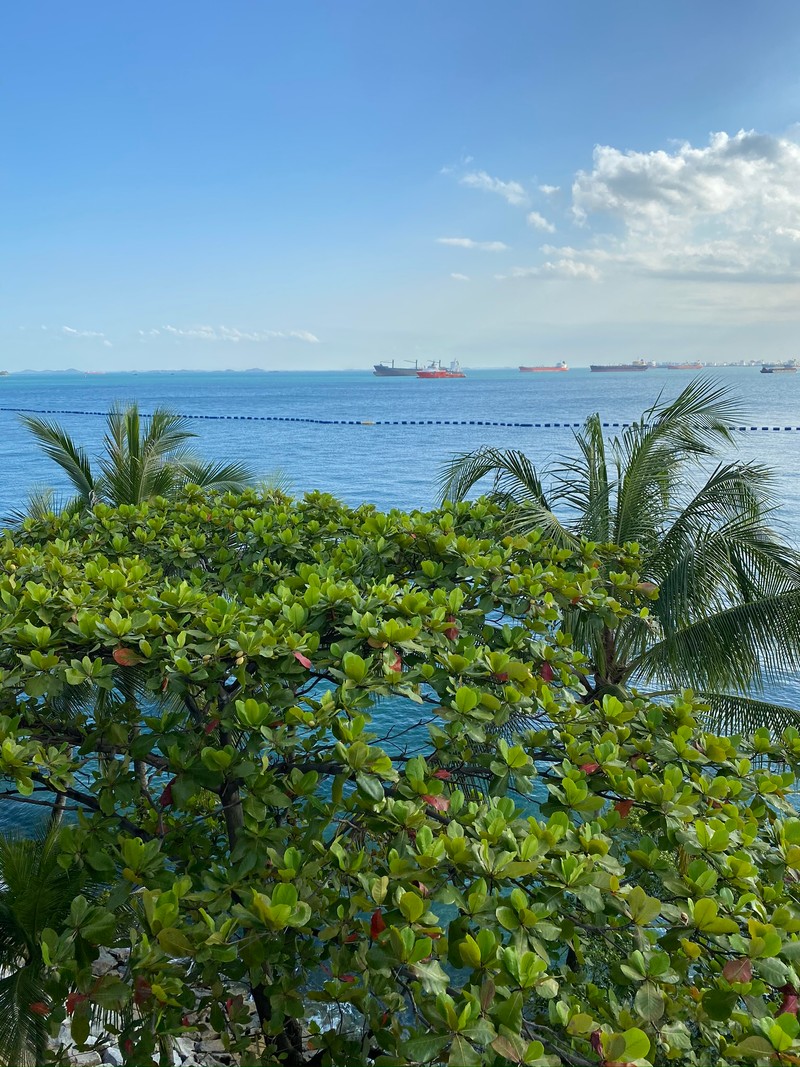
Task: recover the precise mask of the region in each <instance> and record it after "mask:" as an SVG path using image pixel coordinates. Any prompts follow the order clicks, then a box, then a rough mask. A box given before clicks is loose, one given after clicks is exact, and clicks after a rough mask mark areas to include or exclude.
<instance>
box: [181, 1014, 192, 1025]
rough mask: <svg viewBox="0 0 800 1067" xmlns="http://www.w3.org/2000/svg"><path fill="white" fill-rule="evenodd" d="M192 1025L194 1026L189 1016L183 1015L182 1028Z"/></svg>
mask: <svg viewBox="0 0 800 1067" xmlns="http://www.w3.org/2000/svg"><path fill="white" fill-rule="evenodd" d="M191 1025H192V1024H191V1023H190V1022H189V1016H188V1015H182V1016H181V1026H191Z"/></svg>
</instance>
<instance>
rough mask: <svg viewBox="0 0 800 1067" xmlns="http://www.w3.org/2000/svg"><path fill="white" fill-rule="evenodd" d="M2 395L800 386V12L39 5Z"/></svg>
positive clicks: (3, 277)
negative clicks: (773, 367) (585, 368)
mask: <svg viewBox="0 0 800 1067" xmlns="http://www.w3.org/2000/svg"><path fill="white" fill-rule="evenodd" d="M3 21H4V32H3V34H2V36H0V120H1V123H2V125H1V128H2V140H0V203H2V207H3V225H2V231H1V232H0V241H1V242H2V256H1V257H0V343H1V344H2V355H0V369H7V370H10V371H14V370H21V369H28V368H30V369H47V368H52V369H65V368H68V367H75V368H79V369H85V370H102V369H108V370H111V369H114V370H147V369H167V368H169V369H178V368H185V369H191V368H197V369H218V368H219V369H222V368H226V369H227V368H233V369H246V368H250V367H261V368H265V369H292V370H294V369H303V368H308V369H326V368H330V369H339V368H342V369H356V368H365V369H366V368H369V367H370V366H371V364H372V363H373V362H376V361H377V360H388V359H395V360H398V361H402V360H404V359H412V360H413V359H420V360H424V359H443V360H449V359H453V358H458V359H460V360H461V362H462V364H463V365H464V366H467V367H492V366H497V367H500V366H514V365H516V364H517V363H519V362H525V363H530V362H538V361H544V362H551V361H552V362H555V361H556V360H561V359H565V360H567V361H568V362H569V363H570V364H571V365H576V366H577V365H581V364H588V363H589V362H593V361H596V362H603V361H609V360H620V359H635V358H640V357H643V358H647V359H688V358H691V359H703V360H736V359H743V358H753V359H761V358H765V357H766V358H770V359H772V358H790V357H794V356H797V355H800V352H798V336H799V334H798V327H799V326H800V66H798V64H797V61H796V57H797V55H798V54H800V6H798V5H797V4H796V2H795V0H771V2H770V3H769V4H752V3H750V2H742V0H704V2H703V3H700V4H698V3H697V2H696V0H692V2H686V0H671V2H670V3H669V4H660V5H655V4H643V3H641V2H640V0H637V2H629V0H615V2H613V3H610V2H607V0H599V2H595V3H590V2H589V0H559V2H558V3H552V2H550V3H543V2H534V0H496V2H494V3H489V2H487V0H436V2H435V3H431V2H430V0H404V2H403V3H402V4H401V3H389V2H387V0H336V2H335V3H331V2H330V0H324V2H323V0H319V2H308V0H291V2H290V3H289V2H285V0H284V2H280V3H278V2H272V0H248V2H245V0H226V2H225V3H219V2H218V0H213V2H212V0H192V2H186V0H170V2H169V3H166V4H165V3H163V2H154V0H138V2H137V3H136V4H118V3H112V4H110V3H108V2H107V0H103V2H99V0H76V2H75V3H73V4H64V3H63V0H49V2H40V0H26V2H25V3H24V4H23V3H19V4H13V5H9V6H8V7H7V9H6V11H5V12H4V20H3Z"/></svg>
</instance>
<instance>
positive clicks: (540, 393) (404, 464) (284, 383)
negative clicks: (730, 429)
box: [0, 367, 800, 826]
mask: <svg viewBox="0 0 800 1067" xmlns="http://www.w3.org/2000/svg"><path fill="white" fill-rule="evenodd" d="M370 371H371V368H370V370H365V371H363V372H341V373H336V372H304V373H301V372H296V373H292V372H286V373H232V372H227V373H199V372H163V373H138V374H137V373H126V374H121V373H107V374H92V375H83V374H21V373H20V374H10V375H8V376H7V377H2V378H0V516H4V515H7V514H8V513H9V512H10V511H12V510H13V509H14V508H16V507H21V506H23V505H24V501H25V498H26V495H27V493H28V492H29V491H30V490H31V489H32V488H34V487H35V486H41V485H50V486H53V487H54V488H56V489H57V490H64V491H66V489H67V483H66V481H65V479H63V478H61V477H59V473H60V472H59V471H58V469H57V468H56V467H55V466H54V465H53V464H52V463H51V462H50V461H49V460H48V459H47V458H46V457H45V456H44V455H43V454H42V453H41V452H40V451H39V450H38V449H37V447H36V445H35V443H34V441H33V440H32V439H31V437H30V435H29V434H28V433H27V432H26V431H25V430H24V429H23V428H22V426H21V425H20V423H19V417H18V415H17V414H16V413H15V412H14V411H11V410H9V409H12V408H26V409H47V410H50V411H56V410H58V409H71V410H78V411H99V412H103V411H106V410H107V409H108V408H109V407H111V405H112V404H114V403H115V402H122V403H126V402H128V401H132V400H135V401H138V403H139V405H140V407H141V410H142V411H143V412H145V413H147V412H150V411H152V410H153V409H154V408H155V407H157V406H159V405H160V406H164V407H167V408H170V409H172V410H174V411H179V412H182V413H185V414H187V415H204V416H209V415H214V416H228V415H236V416H271V417H275V416H283V417H291V418H309V419H323V420H353V421H357V422H359V423H360V422H362V421H373V422H375V421H390V422H395V421H396V422H402V421H403V420H405V421H406V422H407V423H408V422H409V421H410V420H414V421H417V422H418V421H419V420H429V419H430V420H433V421H437V420H438V421H445V420H450V421H452V420H465V421H467V422H469V421H473V422H506V423H509V422H530V423H537V422H538V423H547V422H550V423H554V422H561V423H564V422H567V423H576V422H581V421H582V420H583V419H584V418H585V417H586V416H587V415H589V414H590V413H592V412H595V411H597V412H600V414H601V416H602V417H603V419H604V420H606V421H608V422H627V421H631V420H632V419H634V418H636V417H638V416H639V415H640V414H641V413H642V411H643V410H644V409H645V408H647V407H648V406H649V405H651V404H652V403H654V402H655V401H656V400H657V399H658V397H659V396H661V397H662V398H665V399H670V398H672V397H674V396H675V395H676V394H677V393H678V392H679V391H680V390H681V388H683V387H684V386H685V385H686V384H687V383H688V381H690V380H691V379H692V378H693V377H694V375H695V373H702V374H704V375H709V376H712V377H714V378H715V379H716V380H718V381H720V382H722V383H725V384H726V385H728V386H729V387H730V388H731V389H732V390H733V391H734V393H735V394H736V396H737V397H739V398H740V400H741V404H742V409H743V416H742V418H741V425H742V426H747V427H750V426H758V427H759V429H758V430H757V431H755V432H751V431H750V430H749V429H748V431H747V432H743V433H741V434H737V451H738V453H739V455H740V456H741V457H746V458H749V459H753V460H758V461H760V462H764V463H767V464H769V465H770V466H772V467H773V468H774V470H775V471H776V474H777V477H778V492H779V495H780V498H781V500H782V506H781V508H780V511H779V513H778V515H777V516H776V521H778V522H779V523H780V524H781V525H782V527H783V528H784V532H785V536H787V537H788V538H790V539H791V540H792V541H795V542H797V541H798V540H800V478H798V471H800V374H785V375H766V374H760V373H759V372H758V369H757V368H752V367H731V368H720V369H716V370H706V371H703V372H683V371H668V370H666V369H665V370H656V369H650V370H647V371H645V372H643V373H628V374H624V373H623V374H613V373H611V374H592V373H590V372H589V370H588V369H572V370H570V371H568V372H566V373H562V374H520V373H519V372H518V371H517V370H516V368H514V369H508V370H492V371H471V370H468V371H467V377H466V378H464V379H451V380H420V379H416V378H376V377H374V376H373V375H372V374H371V372H370ZM51 417H52V418H55V419H57V420H58V421H59V422H61V424H62V425H63V426H64V427H65V429H66V430H67V431H68V432H69V433H70V434H72V435H73V436H74V437H75V438H76V439H77V440H79V441H80V442H81V443H83V444H84V445H85V446H86V448H87V450H88V451H89V453H90V454H94V453H96V452H97V451H99V450H100V447H101V443H102V436H103V431H104V424H103V419H102V418H100V417H97V416H91V415H76V414H64V415H62V414H53V415H52V416H51ZM738 421H739V420H737V422H738ZM789 426H791V427H794V429H792V430H791V431H787V430H785V429H784V427H789ZM761 427H765V428H767V427H768V429H763V430H762V429H761ZM773 427H779V428H780V429H779V430H775V429H773ZM194 428H195V429H196V430H197V433H198V435H199V436H198V440H197V451H199V452H200V453H201V454H203V455H205V456H207V457H209V458H211V457H214V458H230V459H234V458H235V459H240V460H245V461H247V462H248V463H250V464H251V465H252V466H253V467H254V468H255V469H256V471H257V472H258V473H259V475H263V476H264V477H269V476H271V475H273V474H274V473H275V472H276V471H280V472H281V474H282V475H283V476H284V477H285V478H286V479H287V480H288V482H289V484H290V485H291V489H292V492H294V493H296V494H300V493H303V492H306V491H308V490H311V489H321V490H325V491H328V492H331V493H333V494H334V495H336V496H337V497H339V498H340V499H341V500H343V501H345V502H346V503H348V504H359V503H361V502H363V501H370V502H372V503H374V504H376V505H377V506H378V507H380V508H385V509H388V508H391V507H400V508H405V509H409V508H429V507H433V506H434V505H435V503H436V500H437V488H436V487H437V481H438V478H439V476H440V473H441V468H442V465H443V464H444V463H445V462H446V461H447V460H448V459H449V458H450V457H451V456H452V455H453V454H454V453H458V452H465V451H468V450H470V449H472V448H475V447H477V446H479V445H483V444H489V445H493V446H496V447H500V448H518V449H522V450H524V451H525V452H527V453H528V455H529V456H530V457H531V458H532V459H533V460H534V462H535V463H536V464H538V465H546V464H547V463H548V462H549V461H550V460H552V459H553V458H554V457H556V456H558V455H560V454H563V453H564V452H568V451H570V450H571V448H572V447H573V440H572V431H571V430H570V429H565V428H561V427H559V428H554V427H552V426H551V427H549V428H547V427H544V426H542V427H541V428H538V429H537V428H535V427H526V428H514V427H509V426H504V427H499V426H477V425H475V426H453V425H450V426H444V425H439V426H419V425H405V426H403V425H391V426H385V425H381V426H368V425H367V426H364V425H346V426H341V425H330V424H320V423H302V422H292V423H283V422H260V421H245V422H241V421H231V420H228V419H221V420H219V421H217V420H215V419H202V420H199V419H198V421H197V422H196V423H195V425H194ZM608 432H609V433H613V432H614V431H613V430H609V431H608ZM770 695H771V696H773V697H775V698H778V699H782V700H784V701H786V702H787V703H791V704H792V705H794V706H797V707H800V679H796V678H793V677H786V678H785V680H784V681H783V683H782V684H780V685H776V686H774V687H773V688H772V689H771V690H770ZM408 714H409V715H413V714H414V712H413V709H409V711H408ZM376 718H377V721H378V727H379V728H380V727H381V725H382V724H381V720H382V719H384V718H385V719H386V722H387V723H388V721H389V720H394V722H395V724H396V722H397V709H393V708H391V707H390V706H386V707H385V708H380V707H379V708H378V709H377V715H376ZM410 721H411V720H409V722H410ZM383 725H385V724H383ZM412 736H413V735H412ZM406 740H407V737H406ZM6 808H7V806H6V805H2V806H0V826H2V825H3V824H4V823H6V824H7V823H8V821H9V819H10V818H11V815H10V813H8V814H6ZM4 816H5V817H4ZM15 817H18V815H16V816H15Z"/></svg>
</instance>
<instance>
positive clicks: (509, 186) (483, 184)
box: [458, 170, 528, 207]
mask: <svg viewBox="0 0 800 1067" xmlns="http://www.w3.org/2000/svg"><path fill="white" fill-rule="evenodd" d="M458 180H459V182H460V183H461V184H462V185H468V186H469V187H470V188H471V189H483V190H485V191H486V192H487V193H497V194H498V196H502V197H503V199H504V200H506V201H507V202H508V203H509V204H512V205H513V206H514V207H519V206H521V205H524V204H527V203H528V195H527V193H526V192H525V190H524V189H523V187H522V186H521V185H520V183H519V182H514V181H511V182H504V181H501V180H500V179H499V178H493V177H492V176H491V175H490V174H487V173H486V171H485V170H479V171H473V172H471V173H470V174H464V175H463V176H462V177H461V178H459V179H458Z"/></svg>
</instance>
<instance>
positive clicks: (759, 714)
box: [698, 693, 800, 735]
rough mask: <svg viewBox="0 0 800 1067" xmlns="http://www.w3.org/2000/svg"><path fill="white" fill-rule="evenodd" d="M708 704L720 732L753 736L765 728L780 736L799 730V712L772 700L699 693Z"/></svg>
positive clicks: (714, 725)
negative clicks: (795, 728) (791, 729)
mask: <svg viewBox="0 0 800 1067" xmlns="http://www.w3.org/2000/svg"><path fill="white" fill-rule="evenodd" d="M698 696H699V697H700V699H701V700H702V701H703V702H704V703H706V704H708V706H709V709H710V710H709V712H708V719H709V721H710V723H711V725H712V726H713V728H714V730H715V731H716V732H717V733H720V734H725V735H733V734H745V735H748V734H753V733H754V732H755V731H756V730H758V729H759V728H760V727H762V726H768V727H769V728H770V729H771V730H772V731H774V732H775V733H780V732H781V731H782V730H784V729H785V728H786V727H787V726H795V727H798V728H800V710H799V709H797V708H790V707H787V706H786V705H784V704H778V703H776V702H774V701H771V700H757V699H755V698H754V697H751V696H743V695H741V694H737V693H699V694H698Z"/></svg>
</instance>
